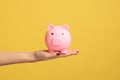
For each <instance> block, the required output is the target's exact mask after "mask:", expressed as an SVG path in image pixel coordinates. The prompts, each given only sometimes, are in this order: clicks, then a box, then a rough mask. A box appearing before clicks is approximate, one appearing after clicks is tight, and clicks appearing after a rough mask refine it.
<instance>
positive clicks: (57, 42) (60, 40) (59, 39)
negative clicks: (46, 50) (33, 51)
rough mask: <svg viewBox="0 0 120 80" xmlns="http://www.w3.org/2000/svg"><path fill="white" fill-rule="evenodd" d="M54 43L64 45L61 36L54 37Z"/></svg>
mask: <svg viewBox="0 0 120 80" xmlns="http://www.w3.org/2000/svg"><path fill="white" fill-rule="evenodd" d="M52 45H54V46H60V45H62V39H61V38H60V37H57V38H53V39H52Z"/></svg>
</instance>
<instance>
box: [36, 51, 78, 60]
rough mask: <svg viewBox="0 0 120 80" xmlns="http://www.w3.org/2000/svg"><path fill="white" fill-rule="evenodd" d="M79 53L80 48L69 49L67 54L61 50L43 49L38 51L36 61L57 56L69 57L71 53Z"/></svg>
mask: <svg viewBox="0 0 120 80" xmlns="http://www.w3.org/2000/svg"><path fill="white" fill-rule="evenodd" d="M78 53H79V50H69V51H68V53H67V54H61V53H60V52H54V53H49V52H48V50H41V51H36V52H35V54H34V56H35V61H44V60H50V59H55V58H62V57H67V56H71V55H77V54H78Z"/></svg>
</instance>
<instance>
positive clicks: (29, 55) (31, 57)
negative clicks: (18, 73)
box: [24, 52, 37, 62]
mask: <svg viewBox="0 0 120 80" xmlns="http://www.w3.org/2000/svg"><path fill="white" fill-rule="evenodd" d="M24 57H25V59H26V61H27V62H36V61H37V60H36V57H35V52H28V53H25V55H24Z"/></svg>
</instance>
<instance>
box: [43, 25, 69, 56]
mask: <svg viewBox="0 0 120 80" xmlns="http://www.w3.org/2000/svg"><path fill="white" fill-rule="evenodd" d="M68 28H69V26H68V25H67V24H64V25H63V26H54V25H52V24H49V25H48V27H47V32H46V35H45V43H46V46H47V48H48V52H50V53H52V52H60V53H63V54H66V53H67V52H68V48H69V46H70V42H71V36H70V33H69V31H68Z"/></svg>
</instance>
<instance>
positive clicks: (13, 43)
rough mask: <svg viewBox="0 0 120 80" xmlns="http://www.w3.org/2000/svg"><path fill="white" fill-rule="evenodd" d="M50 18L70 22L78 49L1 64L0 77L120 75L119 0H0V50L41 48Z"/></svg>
mask: <svg viewBox="0 0 120 80" xmlns="http://www.w3.org/2000/svg"><path fill="white" fill-rule="evenodd" d="M49 23H52V24H54V25H63V24H64V23H67V24H69V26H70V33H71V36H72V43H71V46H70V49H74V48H75V49H79V50H80V54H79V55H77V56H71V57H67V58H61V59H56V60H50V61H45V62H37V63H27V64H14V65H8V66H0V80H120V1H119V0H1V1H0V51H13V52H16V51H17V52H29V51H35V50H41V49H46V46H45V44H44V36H45V35H44V34H45V32H46V27H47V25H48V24H49Z"/></svg>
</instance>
